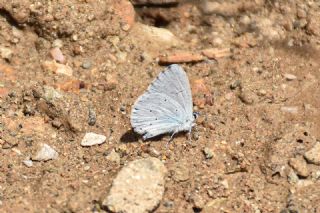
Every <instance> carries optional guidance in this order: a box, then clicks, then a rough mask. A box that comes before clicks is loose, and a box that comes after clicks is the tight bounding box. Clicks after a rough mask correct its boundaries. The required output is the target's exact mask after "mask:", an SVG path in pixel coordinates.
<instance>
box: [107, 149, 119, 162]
mask: <svg viewBox="0 0 320 213" xmlns="http://www.w3.org/2000/svg"><path fill="white" fill-rule="evenodd" d="M106 159H107V160H108V161H111V162H113V163H116V164H118V165H119V164H120V155H119V154H118V153H117V152H116V151H115V150H114V149H113V150H112V151H111V152H110V153H109V154H108V155H107V157H106Z"/></svg>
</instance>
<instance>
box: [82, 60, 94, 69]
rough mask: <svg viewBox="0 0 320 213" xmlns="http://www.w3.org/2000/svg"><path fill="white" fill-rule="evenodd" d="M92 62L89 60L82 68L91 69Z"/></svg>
mask: <svg viewBox="0 0 320 213" xmlns="http://www.w3.org/2000/svg"><path fill="white" fill-rule="evenodd" d="M91 65H92V64H91V61H89V60H85V61H84V62H83V63H82V64H81V67H82V68H83V69H90V68H91Z"/></svg>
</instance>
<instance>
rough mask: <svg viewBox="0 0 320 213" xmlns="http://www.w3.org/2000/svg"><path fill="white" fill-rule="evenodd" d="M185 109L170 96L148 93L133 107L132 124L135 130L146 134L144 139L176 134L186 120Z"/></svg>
mask: <svg viewBox="0 0 320 213" xmlns="http://www.w3.org/2000/svg"><path fill="white" fill-rule="evenodd" d="M184 117H185V113H184V109H183V108H181V106H180V105H179V104H178V103H177V102H176V101H175V100H173V99H171V98H170V97H169V96H167V95H165V94H162V93H150V92H146V93H145V94H143V95H142V96H140V97H139V99H138V100H137V101H136V103H135V104H134V106H133V109H132V114H131V124H132V127H133V128H134V130H135V131H136V132H138V133H140V134H144V139H147V138H151V137H154V136H157V135H160V134H163V133H168V132H174V131H175V129H176V128H177V127H179V126H180V125H181V124H182V123H183V120H184V119H185V118H184Z"/></svg>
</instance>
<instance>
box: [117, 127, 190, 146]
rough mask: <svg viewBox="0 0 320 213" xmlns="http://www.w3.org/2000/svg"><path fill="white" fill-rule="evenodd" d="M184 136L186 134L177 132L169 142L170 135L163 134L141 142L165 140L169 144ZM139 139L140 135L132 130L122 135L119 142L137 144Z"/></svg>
mask: <svg viewBox="0 0 320 213" xmlns="http://www.w3.org/2000/svg"><path fill="white" fill-rule="evenodd" d="M185 134H186V133H185V132H178V133H176V134H175V135H174V136H173V138H172V140H171V141H170V140H169V138H170V134H163V135H158V136H156V137H153V138H148V139H147V140H143V142H146V141H149V142H154V141H162V140H163V138H165V139H164V140H167V142H168V143H171V142H172V141H174V139H175V138H181V137H183V136H185ZM140 138H141V135H139V134H137V133H135V132H134V131H133V130H128V131H127V132H126V133H124V134H123V135H122V136H121V138H120V141H121V142H122V143H135V142H138V141H139V139H140Z"/></svg>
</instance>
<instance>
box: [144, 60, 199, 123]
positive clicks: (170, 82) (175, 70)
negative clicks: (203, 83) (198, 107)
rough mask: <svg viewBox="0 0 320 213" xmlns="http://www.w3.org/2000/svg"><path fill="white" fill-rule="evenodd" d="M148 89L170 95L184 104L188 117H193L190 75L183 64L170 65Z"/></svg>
mask: <svg viewBox="0 0 320 213" xmlns="http://www.w3.org/2000/svg"><path fill="white" fill-rule="evenodd" d="M148 91H150V92H157V93H163V94H166V95H168V96H169V97H171V98H172V99H173V100H176V101H177V102H178V103H179V104H180V105H181V106H182V108H183V109H184V110H185V112H186V115H187V117H188V118H190V119H191V118H192V117H193V115H192V112H193V109H192V107H193V105H192V95H191V89H190V84H189V80H188V76H187V74H186V72H185V71H184V70H183V68H182V67H181V66H179V65H177V64H172V65H170V66H168V67H167V68H166V69H165V70H164V71H163V72H161V73H160V74H159V75H158V77H157V78H156V79H155V80H154V81H153V82H152V83H151V85H150V86H149V88H148Z"/></svg>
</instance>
